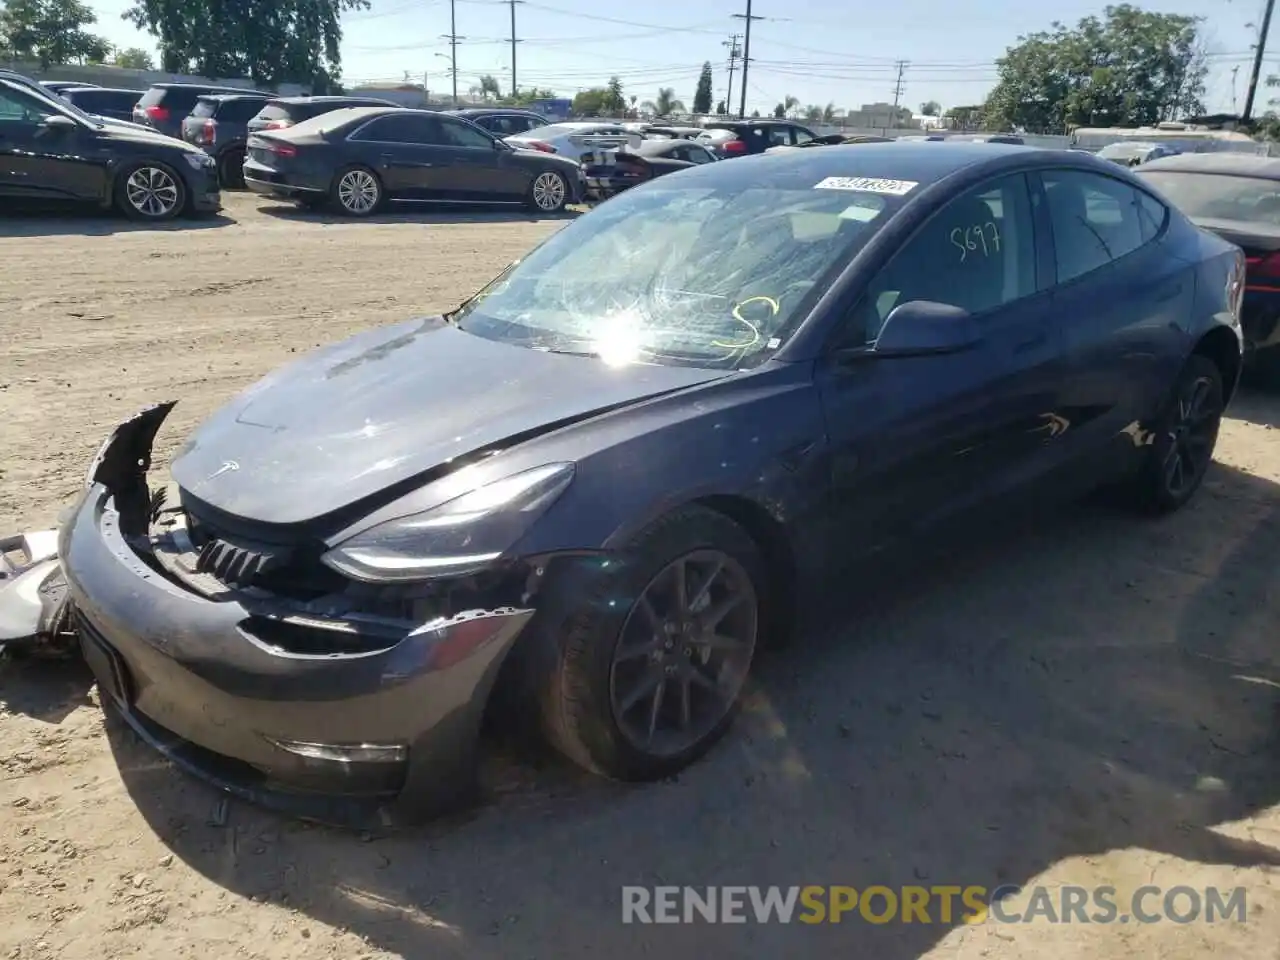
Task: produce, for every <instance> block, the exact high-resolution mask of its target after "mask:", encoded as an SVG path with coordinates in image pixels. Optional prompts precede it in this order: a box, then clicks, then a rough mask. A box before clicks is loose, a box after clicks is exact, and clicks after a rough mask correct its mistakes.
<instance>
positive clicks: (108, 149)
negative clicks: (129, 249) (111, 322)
mask: <svg viewBox="0 0 1280 960" xmlns="http://www.w3.org/2000/svg"><path fill="white" fill-rule="evenodd" d="M0 198H13V199H18V198H24V199H30V200H78V201H82V202H89V203H96V204H98V205H99V206H102V207H111V206H113V205H114V206H116V207H118V208H119V209H120V210H121V211H123V212H124V213H125V214H126V215H128V216H130V217H133V218H134V219H135V220H151V221H157V220H168V219H170V218H172V217H176V216H178V215H179V214H181V213H189V212H196V211H213V210H217V209H218V208H219V206H221V203H220V196H219V193H218V180H217V173H216V171H215V169H214V165H213V160H211V159H210V158H209V157H208V155H206V154H205V153H204V152H202V151H200V150H197V149H195V148H194V147H191V146H188V145H187V144H185V143H181V142H179V141H177V140H173V139H172V138H170V137H165V136H162V135H160V134H159V133H156V132H154V131H151V130H143V129H140V128H138V127H134V126H124V125H122V124H114V123H108V122H106V121H103V120H99V119H94V118H93V117H91V116H89V115H88V114H86V113H84V112H83V111H81V110H79V109H78V108H77V107H75V106H73V105H72V104H70V103H67V102H66V101H64V100H61V99H60V98H59V97H57V96H55V95H53V94H48V95H43V94H41V93H39V92H38V88H35V89H33V86H32V84H31V82H30V81H29V80H25V79H17V80H15V79H12V78H10V77H9V76H6V75H4V74H2V73H0Z"/></svg>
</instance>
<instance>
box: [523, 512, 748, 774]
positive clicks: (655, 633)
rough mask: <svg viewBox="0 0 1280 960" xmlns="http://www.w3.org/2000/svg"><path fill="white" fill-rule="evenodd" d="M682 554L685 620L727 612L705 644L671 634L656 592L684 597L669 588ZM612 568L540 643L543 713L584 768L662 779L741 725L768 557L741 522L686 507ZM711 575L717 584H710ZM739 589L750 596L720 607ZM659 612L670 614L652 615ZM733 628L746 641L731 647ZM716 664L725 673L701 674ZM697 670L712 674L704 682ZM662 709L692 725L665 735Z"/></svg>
mask: <svg viewBox="0 0 1280 960" xmlns="http://www.w3.org/2000/svg"><path fill="white" fill-rule="evenodd" d="M682 559H683V560H684V561H685V565H684V569H685V571H686V576H687V580H686V583H687V586H686V594H685V596H686V599H687V600H688V601H689V603H688V607H689V609H690V611H691V612H690V613H688V615H687V616H686V617H685V618H683V619H684V620H685V621H686V622H685V626H686V628H687V627H689V626H690V621H694V620H697V619H707V618H709V617H711V616H714V615H715V613H717V612H721V619H720V620H719V621H718V624H712V628H713V630H712V631H709V632H708V633H706V634H704V635H703V639H704V640H706V641H707V643H706V646H705V647H704V646H702V642H703V641H701V640H695V639H693V635H694V633H695V632H696V631H691V630H688V629H686V631H685V632H684V633H679V632H674V633H673V632H672V631H671V629H670V627H671V620H672V618H667V617H666V614H667V613H668V612H669V609H668V604H667V602H666V601H665V600H663V599H662V597H661V596H660V595H659V593H657V592H656V591H655V588H657V587H659V586H661V587H663V591H662V595H663V596H667V597H669V598H670V599H674V589H671V590H667V589H666V588H667V587H668V586H670V587H672V588H673V587H674V583H675V580H674V576H675V574H674V573H673V571H674V570H678V569H680V568H679V567H673V564H674V563H676V562H678V561H681V560H682ZM610 566H611V567H612V570H611V571H609V572H607V573H605V574H603V575H601V576H600V577H598V579H597V580H596V581H595V582H594V583H593V585H592V586H591V587H589V588H588V589H587V591H586V593H587V596H585V597H584V596H581V595H579V596H577V597H576V599H575V601H574V606H573V609H571V610H569V611H568V613H567V616H565V617H564V618H563V619H560V618H555V620H556V622H557V623H558V628H557V629H554V630H548V631H545V632H540V633H539V634H538V637H537V639H536V640H535V642H537V643H539V644H540V654H544V655H540V656H539V657H538V658H537V660H538V663H539V664H540V667H535V668H534V669H535V676H534V678H533V679H534V686H535V695H536V697H537V703H538V707H539V712H540V719H541V721H542V727H543V730H544V733H545V735H546V737H547V739H548V740H549V741H550V742H551V744H552V745H553V746H554V747H555V748H556V749H558V750H559V751H560V752H561V753H563V754H564V755H565V756H567V757H568V758H569V759H570V760H572V761H574V762H575V763H577V764H578V765H579V766H582V767H584V768H586V769H587V770H590V771H592V772H594V773H597V774H600V775H602V776H605V777H608V778H611V779H615V780H626V781H643V780H654V779H659V778H662V777H666V776H670V775H672V774H674V773H676V772H677V771H679V770H681V769H683V768H684V767H686V766H688V765H689V764H690V763H692V762H693V761H694V760H696V759H697V758H698V757H700V756H702V754H704V753H705V752H706V751H707V750H708V749H710V748H711V746H712V745H714V744H715V743H716V741H717V740H719V739H720V737H721V736H723V735H724V733H725V731H726V730H728V728H729V726H730V725H731V724H732V722H733V718H734V715H735V714H736V712H737V708H738V701H739V698H740V695H741V692H742V689H743V683H744V682H745V680H746V677H747V672H748V671H749V669H750V666H751V659H752V656H753V654H754V652H755V647H756V640H757V633H758V628H759V625H760V624H763V623H766V622H768V621H767V617H766V615H765V610H766V603H767V599H766V594H765V593H764V585H765V583H766V578H765V562H764V559H763V557H762V555H761V553H760V550H759V548H758V547H757V546H756V544H755V542H754V541H753V540H752V539H751V537H750V536H749V535H748V534H747V533H746V531H744V530H743V529H742V528H741V527H739V526H738V525H737V524H736V523H734V522H733V521H732V520H730V519H729V518H727V517H725V516H724V515H722V514H720V513H716V512H715V511H712V510H708V509H705V508H702V507H685V508H682V509H680V510H677V511H675V512H673V513H671V514H668V515H667V516H666V517H663V518H662V519H660V520H658V521H657V522H655V523H654V524H652V525H651V526H649V527H648V528H646V529H645V530H643V531H641V532H640V533H639V534H638V535H637V536H636V537H634V538H633V539H632V540H631V542H630V543H629V544H627V546H626V547H625V548H623V550H622V551H621V552H620V556H619V561H618V562H616V563H613V564H611V565H610ZM712 570H716V571H717V573H716V574H714V575H711V579H712V580H713V581H714V583H713V585H712V586H711V588H710V589H709V590H707V589H704V588H703V585H702V580H703V578H705V577H707V576H708V575H709V574H710V573H711V571H712ZM655 578H657V579H655ZM733 591H738V592H739V594H740V596H741V598H742V599H741V600H740V601H739V602H738V603H737V604H736V605H735V606H733V607H732V608H730V609H729V610H728V611H727V612H722V611H723V608H724V607H726V606H728V603H727V598H728V597H730V596H732V595H733ZM704 594H705V595H706V602H705V603H703V602H702V601H703V595H704ZM619 601H622V602H619ZM700 604H701V608H700V609H699V605H700ZM650 611H652V612H654V613H656V614H657V616H658V617H662V618H664V619H663V621H662V622H661V623H659V621H658V620H656V619H651V617H650V616H649V612H650ZM664 628H665V629H664ZM729 631H732V634H733V637H732V638H737V639H736V642H735V643H734V644H732V645H730V644H729V643H728V642H727V641H728V640H729V639H732V638H731V637H730V636H729V634H728V632H729ZM715 632H724V633H725V634H726V635H725V636H724V637H720V636H714V635H713V634H714V633H715ZM637 641H639V642H637ZM691 651H695V652H693V653H691ZM704 658H705V659H704ZM717 665H718V667H719V669H718V673H717V677H712V676H711V675H710V674H709V673H708V672H706V671H705V669H703V670H699V667H702V668H708V667H713V668H714V667H716V666H717ZM688 671H694V672H697V673H699V674H700V675H701V678H702V679H701V680H700V681H698V682H694V677H693V673H689V672H688ZM641 678H645V679H644V682H643V683H641V682H640V681H641ZM720 679H723V681H724V683H725V689H724V690H722V691H719V692H716V693H712V692H711V691H710V689H709V687H708V684H709V685H710V686H711V687H715V686H716V685H717V684H718V683H719V682H720ZM655 684H656V685H655ZM650 688H651V689H652V694H649V693H647V692H646V691H647V690H648V689H650ZM686 691H687V692H688V696H689V698H690V699H687V700H686V699H685V695H686ZM695 691H696V695H695ZM637 697H638V698H639V699H636V698H637ZM628 703H630V704H631V706H627V704H628ZM695 703H696V704H698V705H699V706H698V707H697V709H696V711H695V707H694V704H695ZM655 704H656V706H655ZM695 714H696V715H695ZM656 715H660V718H661V720H663V721H668V722H670V723H674V724H676V725H677V726H679V725H681V724H684V725H685V728H684V729H682V730H677V731H675V732H674V733H673V732H670V731H664V732H663V733H662V736H661V738H660V739H659V738H658V736H657V733H656V732H655V728H654V726H653V725H652V724H651V723H650V721H652V720H653V718H654V716H656ZM673 715H674V716H673ZM646 725H648V726H647V729H648V740H646V738H645V733H646V729H645V728H646Z"/></svg>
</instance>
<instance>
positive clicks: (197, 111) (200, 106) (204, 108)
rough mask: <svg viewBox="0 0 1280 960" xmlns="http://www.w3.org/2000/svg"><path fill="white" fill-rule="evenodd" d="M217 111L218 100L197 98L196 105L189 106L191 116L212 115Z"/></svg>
mask: <svg viewBox="0 0 1280 960" xmlns="http://www.w3.org/2000/svg"><path fill="white" fill-rule="evenodd" d="M217 112H218V102H217V101H216V100H197V101H196V105H195V106H194V107H192V108H191V116H193V117H212V116H213V115H214V114H215V113H217Z"/></svg>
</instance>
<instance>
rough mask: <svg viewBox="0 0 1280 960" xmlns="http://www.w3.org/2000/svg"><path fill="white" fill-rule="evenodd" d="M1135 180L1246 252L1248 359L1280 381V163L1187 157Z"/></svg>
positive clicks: (1145, 167)
mask: <svg viewBox="0 0 1280 960" xmlns="http://www.w3.org/2000/svg"><path fill="white" fill-rule="evenodd" d="M1136 173H1137V175H1138V176H1139V177H1141V178H1142V179H1143V181H1145V182H1146V183H1148V184H1150V185H1151V186H1152V187H1154V188H1155V189H1156V190H1159V191H1160V192H1161V193H1162V194H1163V195H1164V197H1165V199H1167V200H1168V201H1170V202H1172V203H1173V204H1174V205H1175V206H1177V207H1178V209H1180V210H1181V211H1182V212H1183V213H1185V214H1186V215H1187V216H1188V217H1190V218H1191V219H1192V220H1193V221H1194V222H1195V223H1197V224H1199V225H1200V226H1201V227H1204V228H1205V229H1206V230H1211V231H1213V232H1214V233H1216V234H1217V235H1218V236H1220V237H1222V238H1223V239H1224V240H1227V241H1228V242H1230V243H1234V244H1236V245H1237V246H1239V247H1241V248H1242V249H1243V250H1244V256H1245V263H1246V264H1247V265H1248V268H1247V269H1248V276H1247V279H1246V280H1245V293H1244V307H1243V314H1242V316H1241V318H1240V322H1241V324H1242V326H1243V327H1244V337H1245V349H1246V350H1247V351H1248V353H1247V359H1248V360H1250V361H1251V362H1256V363H1257V364H1259V365H1260V366H1261V367H1263V368H1265V371H1266V373H1267V374H1268V375H1269V376H1271V377H1274V378H1277V379H1280V159H1272V158H1270V157H1258V156H1251V155H1249V154H1239V153H1183V154H1178V155H1176V156H1166V157H1161V158H1159V159H1156V160H1150V161H1148V162H1146V163H1144V164H1142V166H1140V167H1139V168H1138V169H1137V171H1136Z"/></svg>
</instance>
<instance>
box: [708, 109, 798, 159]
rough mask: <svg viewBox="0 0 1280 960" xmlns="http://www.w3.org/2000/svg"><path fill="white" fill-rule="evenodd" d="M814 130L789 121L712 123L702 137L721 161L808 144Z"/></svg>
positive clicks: (726, 121)
mask: <svg viewBox="0 0 1280 960" xmlns="http://www.w3.org/2000/svg"><path fill="white" fill-rule="evenodd" d="M813 137H814V134H813V131H812V130H810V129H809V128H808V127H802V126H800V124H798V123H792V122H791V121H790V120H760V119H757V120H712V121H710V122H708V123H707V124H706V129H705V130H704V131H703V134H702V136H701V137H700V138H699V139H700V140H702V141H703V142H704V143H706V144H707V145H708V146H709V147H711V149H712V150H714V151H715V152H716V153H717V154H719V155H720V156H721V157H722V158H725V159H727V158H729V157H745V156H749V155H751V154H754V153H764V152H765V151H766V150H768V149H769V148H770V147H793V146H796V145H798V144H801V143H807V142H808V141H810V140H812V139H813Z"/></svg>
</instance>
